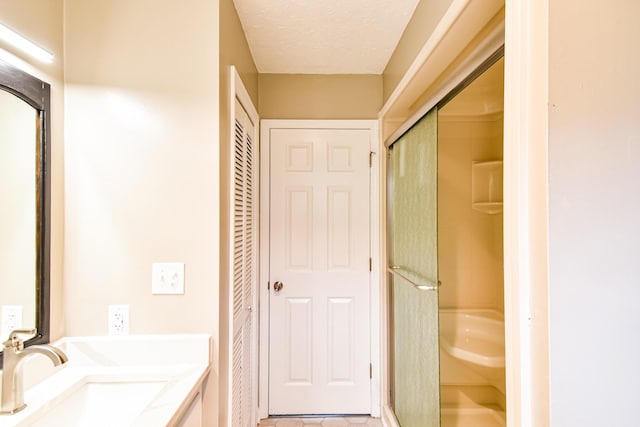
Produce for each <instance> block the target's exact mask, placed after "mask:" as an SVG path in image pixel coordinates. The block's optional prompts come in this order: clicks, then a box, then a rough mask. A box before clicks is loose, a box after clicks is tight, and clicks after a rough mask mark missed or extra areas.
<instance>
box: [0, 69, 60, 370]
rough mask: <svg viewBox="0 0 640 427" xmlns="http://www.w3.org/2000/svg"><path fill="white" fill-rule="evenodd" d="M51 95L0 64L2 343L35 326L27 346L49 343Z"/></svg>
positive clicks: (42, 85)
mask: <svg viewBox="0 0 640 427" xmlns="http://www.w3.org/2000/svg"><path fill="white" fill-rule="evenodd" d="M50 92H51V88H50V85H49V84H48V83H45V82H42V81H40V80H39V79H37V78H35V77H33V76H31V75H29V74H27V73H25V72H24V71H22V70H20V69H18V68H16V67H14V66H12V65H10V64H8V63H5V62H3V61H0V200H1V201H2V202H1V204H0V333H1V335H0V339H1V340H2V342H4V341H5V340H6V339H7V337H8V335H9V332H10V330H12V329H16V328H34V327H35V328H37V330H38V334H37V335H36V336H35V337H33V338H30V339H28V340H27V341H25V345H27V346H28V345H33V344H39V343H45V342H48V341H49V247H50V193H51V184H50V176H49V168H50V163H51V162H50V147H49V144H50V129H49V117H50ZM1 363H2V354H1V353H0V364H1Z"/></svg>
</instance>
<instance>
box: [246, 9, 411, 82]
mask: <svg viewBox="0 0 640 427" xmlns="http://www.w3.org/2000/svg"><path fill="white" fill-rule="evenodd" d="M234 3H235V5H236V9H237V11H238V15H239V16H240V21H241V22H242V27H243V28H244V32H245V34H246V36H247V40H248V42H249V47H250V49H251V53H252V55H253V59H254V61H255V63H256V66H257V67H258V71H259V72H260V73H296V74H298V73H299V74H380V73H382V71H383V70H384V68H385V66H386V65H387V62H388V60H389V57H390V56H391V54H392V53H393V51H394V49H395V47H396V45H397V43H398V40H399V39H400V36H402V32H403V31H404V29H405V27H406V25H407V23H408V22H409V19H410V18H411V15H412V14H413V11H414V9H415V8H416V6H417V4H418V0H234Z"/></svg>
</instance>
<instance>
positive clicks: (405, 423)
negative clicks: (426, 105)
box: [389, 109, 440, 427]
mask: <svg viewBox="0 0 640 427" xmlns="http://www.w3.org/2000/svg"><path fill="white" fill-rule="evenodd" d="M437 135H438V132H437V111H436V110H435V109H434V110H432V111H430V112H429V113H428V114H427V115H426V116H425V117H423V118H422V119H421V120H420V121H419V122H418V123H417V124H416V125H415V126H414V127H413V128H411V129H410V130H409V131H408V132H407V133H406V134H404V135H403V136H402V137H401V138H400V139H399V140H398V141H396V142H395V143H394V144H393V145H392V147H391V161H390V163H391V165H390V166H391V167H390V182H389V215H390V216H389V218H390V222H389V223H390V230H389V245H390V248H389V249H390V267H391V270H393V271H394V272H397V273H400V274H395V273H394V274H391V294H392V295H391V298H392V300H393V304H392V310H393V313H392V322H393V329H392V331H393V332H392V334H393V355H392V359H393V369H392V373H393V381H392V382H393V406H394V411H395V414H396V418H397V419H398V422H399V423H400V425H401V426H402V427H436V426H439V425H440V398H439V371H440V369H439V358H438V356H439V350H438V290H437V283H438V235H437V231H438V222H437V212H438V206H437V202H438V194H437V189H438V183H437V176H438V170H437V166H438V165H437V159H438V145H437ZM430 285H436V286H433V287H432V286H430ZM420 288H422V289H420ZM428 288H433V289H432V290H425V289H428Z"/></svg>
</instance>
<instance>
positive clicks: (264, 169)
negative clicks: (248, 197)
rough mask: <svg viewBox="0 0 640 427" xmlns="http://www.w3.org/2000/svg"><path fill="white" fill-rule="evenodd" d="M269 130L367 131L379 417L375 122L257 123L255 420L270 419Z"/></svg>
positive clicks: (374, 405)
mask: <svg viewBox="0 0 640 427" xmlns="http://www.w3.org/2000/svg"><path fill="white" fill-rule="evenodd" d="M272 129H366V130H368V131H369V134H370V139H369V150H370V152H371V153H373V154H372V155H371V174H370V178H369V179H370V182H369V185H370V192H369V203H370V206H371V209H370V212H371V213H370V215H371V223H370V228H369V235H370V239H371V240H370V241H371V259H372V267H371V275H370V285H371V300H370V304H371V308H370V313H371V332H370V333H371V349H370V351H371V365H372V373H371V377H372V378H371V415H372V416H374V417H377V416H380V402H381V392H382V391H381V388H380V350H381V343H380V335H381V334H380V325H381V324H380V312H381V309H380V296H381V295H380V292H381V286H380V279H381V277H382V275H381V268H382V267H383V266H382V265H381V264H380V260H381V257H380V236H381V234H380V233H381V231H380V230H381V229H380V161H381V159H380V157H381V156H380V155H379V152H380V151H381V150H380V143H379V129H378V120H262V121H261V122H260V214H259V217H260V279H259V288H260V290H259V298H260V300H259V303H258V312H259V325H260V335H259V339H260V343H259V353H260V355H259V397H258V416H259V418H261V419H262V418H267V417H268V416H269V296H270V293H269V290H268V288H267V286H268V282H269V221H270V212H269V198H270V193H269V191H270V190H269V182H270V179H269V177H270V176H271V172H270V165H269V153H270V151H271V141H270V134H271V130H272Z"/></svg>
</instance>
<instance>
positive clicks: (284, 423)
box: [258, 416, 382, 427]
mask: <svg viewBox="0 0 640 427" xmlns="http://www.w3.org/2000/svg"><path fill="white" fill-rule="evenodd" d="M258 426H259V427H266V426H276V427H382V422H380V419H378V418H370V417H358V416H353V417H326V418H310V417H309V418H306V417H305V418H289V417H274V418H267V419H266V420H262V421H260V424H258Z"/></svg>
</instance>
